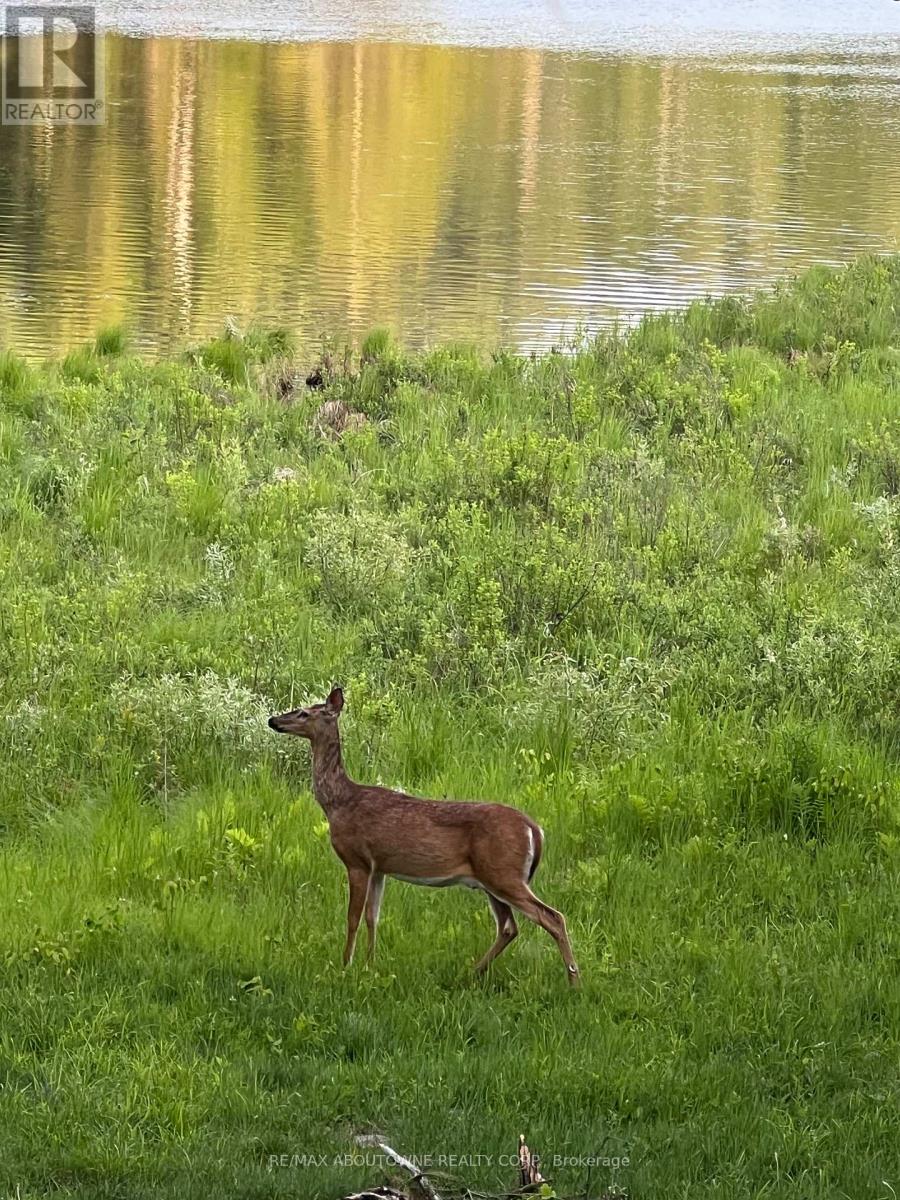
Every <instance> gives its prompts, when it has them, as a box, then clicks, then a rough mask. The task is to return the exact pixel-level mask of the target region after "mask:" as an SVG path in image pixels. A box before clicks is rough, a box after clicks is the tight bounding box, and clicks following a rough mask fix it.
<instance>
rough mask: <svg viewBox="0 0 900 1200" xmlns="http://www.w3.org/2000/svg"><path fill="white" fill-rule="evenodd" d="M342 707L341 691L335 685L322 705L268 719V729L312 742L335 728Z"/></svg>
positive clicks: (311, 705)
mask: <svg viewBox="0 0 900 1200" xmlns="http://www.w3.org/2000/svg"><path fill="white" fill-rule="evenodd" d="M343 707H344V693H343V690H342V689H341V688H339V687H338V686H337V685H335V686H334V687H333V688H332V689H331V692H330V694H329V696H328V699H327V700H326V701H325V703H324V704H308V705H307V706H306V708H293V709H291V711H290V712H286V713H280V714H279V715H278V716H277V717H269V728H270V729H274V730H275V732H276V733H292V734H293V735H294V736H295V737H303V738H309V740H310V741H311V742H314V741H315V740H316V738H318V737H320V736H321V735H322V734H323V733H327V732H328V731H329V730H333V729H336V728H337V719H338V717H339V715H340V712H341V709H342V708H343Z"/></svg>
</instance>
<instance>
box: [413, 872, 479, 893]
mask: <svg viewBox="0 0 900 1200" xmlns="http://www.w3.org/2000/svg"><path fill="white" fill-rule="evenodd" d="M393 878H394V879H402V880H403V882H404V883H415V884H418V886H419V887H457V886H458V887H468V888H478V889H479V890H480V889H481V884H480V883H479V882H478V880H477V879H473V878H472V876H471V875H438V876H435V877H434V878H429V877H428V876H427V875H394V876H393Z"/></svg>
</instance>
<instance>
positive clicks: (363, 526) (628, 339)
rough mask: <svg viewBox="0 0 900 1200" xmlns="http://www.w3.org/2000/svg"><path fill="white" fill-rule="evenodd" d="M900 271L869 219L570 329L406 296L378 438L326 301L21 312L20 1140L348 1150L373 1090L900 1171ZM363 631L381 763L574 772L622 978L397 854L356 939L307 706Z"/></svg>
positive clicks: (706, 1175)
mask: <svg viewBox="0 0 900 1200" xmlns="http://www.w3.org/2000/svg"><path fill="white" fill-rule="evenodd" d="M898 314H900V261H898V260H893V259H866V260H862V261H861V262H859V263H857V264H855V265H854V266H852V267H850V268H848V269H847V270H845V271H841V272H831V271H824V270H817V271H814V272H812V273H811V274H809V275H808V276H805V277H803V278H802V279H800V280H798V281H797V282H796V283H794V284H793V285H791V286H790V287H785V288H782V289H779V290H778V291H777V292H775V293H773V294H765V295H761V296H759V297H756V298H753V299H751V300H749V301H742V300H737V299H728V300H723V301H718V302H705V303H702V304H696V305H694V306H693V307H692V308H690V309H689V310H688V311H687V312H686V313H683V314H679V315H663V316H659V317H651V318H648V319H647V320H645V321H644V322H643V323H642V324H641V325H640V326H639V327H638V328H637V329H636V330H634V331H632V332H631V333H630V334H629V335H627V336H623V337H618V336H616V337H612V336H604V337H601V338H599V339H598V340H596V341H595V342H593V343H590V344H585V345H584V346H583V347H582V348H581V349H579V350H578V352H577V353H574V354H572V355H562V354H548V355H545V356H543V357H539V358H536V359H524V358H518V357H515V356H513V355H510V354H506V353H503V352H498V353H496V354H495V355H494V356H492V358H491V359H490V360H489V361H486V360H482V359H481V358H479V357H478V356H477V355H476V354H474V353H472V352H469V351H466V350H464V349H461V348H459V347H448V348H446V349H437V350H435V351H433V352H431V353H429V354H425V355H406V354H404V353H403V352H402V351H401V350H400V349H398V348H397V347H396V346H394V345H393V344H392V343H391V342H390V340H389V339H388V338H387V337H386V336H385V335H383V334H381V333H379V334H377V335H374V336H373V337H372V338H371V339H369V341H368V342H367V344H366V346H365V347H364V351H363V353H361V355H360V356H359V357H358V358H355V357H354V356H352V355H344V356H343V358H342V359H341V358H340V356H333V357H332V356H330V357H329V369H328V370H327V371H326V373H325V374H326V378H327V391H326V392H325V394H324V398H326V399H327V398H336V399H337V398H340V399H342V400H344V402H345V403H347V404H348V405H349V406H350V407H351V408H354V409H357V410H360V411H363V412H364V413H365V414H366V415H367V417H368V418H369V420H368V422H367V423H366V424H365V425H363V426H362V427H361V428H358V429H354V430H352V431H350V432H348V433H346V434H345V435H344V437H343V438H342V439H340V440H338V441H331V440H328V439H326V438H323V437H321V436H320V435H319V434H318V433H317V432H316V423H315V421H314V420H313V417H314V413H315V409H316V407H317V405H318V404H319V403H321V401H322V399H323V394H322V393H321V392H319V393H316V394H315V395H312V394H310V395H309V396H307V395H306V394H305V393H304V394H299V395H298V394H297V393H296V392H295V391H293V390H291V388H292V387H293V385H291V388H289V387H287V386H285V385H284V382H283V381H284V380H290V379H293V378H294V376H295V375H296V376H297V377H298V378H299V377H302V374H303V373H302V372H299V371H298V370H297V371H295V370H294V368H293V367H292V366H291V364H290V356H291V354H292V353H293V348H292V346H291V344H290V341H289V339H287V338H286V336H285V335H283V334H281V333H278V332H275V333H273V334H265V333H260V332H258V331H251V332H250V333H248V334H247V335H241V334H239V333H238V332H237V331H234V330H232V331H231V332H229V333H228V334H227V335H226V336H224V337H223V338H220V339H216V340H215V341H214V342H212V343H210V344H208V345H207V346H205V347H201V348H200V350H199V351H198V352H195V353H191V354H190V355H187V356H185V357H184V358H183V359H172V360H171V361H167V362H164V363H161V364H155V365H152V364H148V363H145V362H142V361H141V360H139V359H138V358H135V357H131V356H130V355H129V354H128V349H127V345H126V343H125V341H124V339H123V338H121V336H120V334H119V333H118V332H116V331H112V332H107V333H106V334H104V335H101V337H100V338H98V341H97V344H96V345H95V346H93V347H90V348H87V349H84V350H81V351H77V352H75V354H73V355H70V356H69V357H68V358H67V359H65V360H64V361H63V362H62V363H61V364H59V365H55V364H48V365H46V366H45V367H43V368H40V369H31V368H27V367H26V366H25V365H24V363H22V362H21V360H19V359H17V358H16V357H15V356H14V355H12V354H10V353H8V352H7V353H5V354H4V355H3V356H2V357H0V463H2V471H0V562H2V565H3V571H2V575H0V754H2V763H3V777H2V783H0V827H2V831H3V841H2V846H0V904H2V906H3V912H4V921H3V923H2V933H0V941H2V946H0V952H2V953H3V955H4V956H5V984H6V986H5V987H4V989H3V993H2V998H0V1127H2V1130H3V1134H4V1137H3V1155H2V1156H0V1182H2V1184H3V1186H4V1188H5V1189H6V1190H8V1191H9V1192H10V1194H19V1195H22V1196H32V1195H33V1196H38V1195H48V1194H53V1195H73V1196H74V1195H78V1196H98V1197H100V1196H103V1197H113V1196H115V1197H119V1196H122V1197H124V1196H128V1197H136V1196H147V1197H149V1196H160V1195H165V1196H173V1197H174V1196H179V1197H182V1196H187V1195H197V1196H201V1195H202V1196H204V1197H209V1196H222V1197H234V1196H238V1195H240V1196H248V1197H249V1196H254V1197H255V1196H260V1197H261V1196H280V1195H284V1196H288V1195H291V1196H296V1195H304V1196H314V1197H332V1196H339V1195H343V1194H345V1193H346V1192H349V1191H351V1190H353V1189H354V1188H358V1187H359V1186H361V1185H362V1184H364V1183H367V1182H377V1181H378V1179H377V1176H378V1175H379V1172H378V1171H377V1170H376V1169H374V1168H371V1167H365V1166H342V1165H339V1163H340V1156H341V1155H343V1154H345V1153H347V1152H348V1151H349V1150H351V1149H352V1147H353V1137H354V1135H355V1134H357V1133H359V1132H361V1131H366V1130H372V1129H377V1130H379V1131H381V1132H383V1133H384V1134H385V1135H386V1136H387V1140H388V1141H390V1142H391V1143H392V1144H394V1145H396V1146H398V1147H400V1148H402V1149H404V1150H405V1151H406V1152H408V1153H413V1154H418V1155H420V1156H425V1155H434V1156H439V1155H456V1156H464V1157H468V1158H469V1159H471V1162H470V1163H467V1164H465V1165H463V1166H457V1167H456V1168H454V1169H455V1172H456V1173H457V1174H458V1175H461V1176H462V1177H464V1179H465V1182H466V1183H468V1184H469V1185H471V1186H473V1187H479V1188H481V1189H482V1190H486V1189H497V1188H499V1187H502V1186H505V1185H508V1184H509V1183H510V1182H511V1179H512V1175H513V1172H512V1170H511V1168H510V1167H508V1166H505V1165H503V1164H502V1163H501V1161H500V1156H502V1155H509V1154H510V1153H511V1152H512V1150H513V1149H514V1147H515V1140H516V1136H517V1134H518V1133H519V1131H520V1130H523V1129H524V1130H525V1131H527V1134H528V1137H529V1140H530V1142H531V1143H532V1144H534V1145H535V1146H536V1147H537V1148H538V1149H539V1150H541V1151H543V1153H544V1155H545V1174H547V1175H550V1176H552V1178H553V1181H554V1186H555V1188H556V1190H557V1191H558V1192H559V1194H561V1195H576V1194H577V1195H585V1194H587V1195H599V1194H600V1193H601V1192H603V1191H604V1190H611V1189H613V1190H614V1189H619V1190H621V1191H624V1192H626V1193H627V1194H629V1195H632V1196H634V1197H653V1198H656V1197H662V1196H665V1197H688V1196H690V1197H692V1198H696V1197H700V1196H704V1197H706V1196H708V1197H716V1198H720V1197H724V1198H729V1197H734V1198H735V1200H737V1198H738V1197H740V1198H742V1200H743V1198H744V1197H747V1196H765V1195H771V1196H780V1195H783V1194H787V1193H788V1192H790V1193H791V1194H794V1195H797V1196H801V1197H804V1196H806V1197H834V1196H841V1195H844V1196H852V1197H854V1200H857V1198H859V1197H882V1196H889V1195H892V1194H893V1192H894V1191H896V1190H897V1189H898V1187H900V1177H898V1155H897V1143H896V1129H897V1127H898V1119H900V1112H898V1092H897V1086H896V1064H897V1055H898V1051H900V1035H898V1029H900V1024H898V1019H900V984H898V974H897V971H896V961H897V954H898V949H900V935H898V928H900V922H898V917H900V911H898V909H900V904H898V896H900V888H898V882H900V881H898V861H900V860H898V852H900V827H898V790H900V776H898V769H897V760H898V731H900V729H898V716H897V705H896V697H897V694H898V684H900V668H898V663H900V657H898V640H897V629H898V627H900V624H898V618H900V588H898V582H900V499H898V496H900V408H898V396H900V349H898V345H900V316H898ZM335 358H338V359H339V361H341V363H342V365H340V366H338V367H335V366H334V361H335ZM272 363H277V364H278V371H277V372H276V371H273V370H272V369H271V364H272ZM273 381H281V382H279V383H278V386H276V385H275V383H274V382H273ZM335 680H340V681H341V682H342V683H343V684H344V686H345V689H346V693H347V701H348V707H347V710H346V713H345V717H344V718H343V724H344V734H345V742H346V756H347V759H348V765H349V768H350V770H351V771H352V772H353V773H354V774H355V775H356V776H357V777H358V778H362V779H366V780H371V781H376V780H380V781H382V782H384V783H387V784H390V785H396V786H402V787H405V788H408V789H412V790H415V791H418V792H421V793H423V794H428V795H433V796H445V795H446V796H454V797H462V798H466V797H470V798H485V799H493V800H500V801H506V802H510V803H515V804H519V805H521V806H522V807H524V808H526V809H527V810H528V811H529V812H530V813H532V814H533V815H534V816H535V817H536V818H538V819H539V820H540V821H541V823H542V824H543V825H544V827H545V829H546V831H547V835H548V847H547V856H546V861H545V863H544V864H543V865H542V868H541V872H540V874H539V875H538V877H537V886H538V890H539V891H540V892H541V894H542V895H544V896H545V897H546V898H547V900H548V901H549V902H551V903H553V904H554V905H556V906H558V907H560V908H561V909H562V910H563V911H564V912H565V913H566V915H567V918H568V921H569V926H570V932H571V934H572V939H573V943H574V945H575V949H576V954H577V957H578V958H579V962H580V966H581V968H582V972H583V975H584V980H585V984H584V987H583V989H582V991H581V992H580V993H579V994H570V993H569V991H568V989H567V988H566V985H565V979H564V973H563V971H562V969H561V968H560V965H559V961H558V956H557V954H556V950H555V947H554V946H553V944H552V943H551V942H550V940H549V939H548V938H546V936H545V935H543V934H542V933H541V932H540V931H538V930H533V929H525V930H523V933H522V936H521V937H520V939H519V940H518V942H517V943H516V944H515V946H514V947H513V948H512V949H511V950H510V951H509V952H507V954H505V955H504V956H503V958H501V959H500V960H499V962H498V963H497V964H496V965H495V967H494V968H493V970H492V973H491V975H490V977H489V978H488V979H487V980H485V981H483V982H476V981H475V980H474V979H473V977H472V975H471V972H470V964H471V963H472V962H473V961H474V960H475V958H476V957H477V956H479V955H480V954H481V953H482V952H483V951H484V949H486V947H487V945H488V944H489V943H490V940H491V938H492V926H491V922H490V918H489V912H488V908H487V905H485V904H484V903H483V902H479V900H478V898H477V896H474V895H472V894H470V893H459V894H457V893H453V892H438V893H431V892H429V891H426V890H424V889H412V888H409V887H405V886H403V885H401V884H391V885H389V887H388V889H387V895H386V899H385V904H384V916H383V919H382V937H381V942H380V947H379V959H378V961H377V962H376V964H375V966H374V967H373V968H372V969H370V970H365V969H364V968H363V967H362V964H361V963H360V964H357V965H356V966H355V967H354V968H352V969H351V970H350V971H348V972H342V971H341V970H340V968H339V966H338V963H339V947H340V942H341V937H342V926H343V909H344V904H345V900H344V894H343V887H344V883H343V875H342V871H341V869H340V867H339V864H338V863H337V861H336V859H335V858H334V856H333V853H332V851H331V848H330V845H329V842H328V836H327V829H326V826H325V824H324V821H323V817H322V814H321V813H320V811H319V810H318V809H317V808H316V806H315V804H314V802H313V800H312V797H311V795H310V791H309V781H308V760H307V756H306V750H305V748H304V747H302V746H301V745H300V744H299V743H293V742H291V741H289V740H288V739H278V738H276V737H274V735H271V734H270V732H269V731H268V729H267V728H266V724H265V717H266V715H267V714H268V713H269V712H270V711H273V710H274V709H276V708H281V707H284V706H286V705H288V704H290V703H293V702H299V701H300V700H302V699H307V698H320V697H321V696H322V695H323V694H324V690H325V689H326V688H327V687H328V686H329V685H330V684H331V683H332V682H333V681H335ZM554 1155H558V1156H561V1157H563V1158H566V1159H568V1160H569V1161H568V1162H564V1163H561V1164H558V1165H557V1166H556V1167H554V1165H553V1156H554ZM272 1156H286V1158H284V1159H281V1158H277V1159H274V1160H273V1159H272ZM479 1156H480V1157H479ZM322 1157H324V1162H322V1163H319V1161H318V1160H319V1159H320V1158H322ZM591 1157H593V1158H595V1159H599V1160H600V1164H599V1165H594V1166H589V1165H587V1161H586V1160H587V1159H589V1158H591ZM626 1160H627V1162H626ZM273 1161H274V1162H275V1163H279V1164H280V1163H281V1162H282V1161H284V1162H287V1164H288V1165H286V1166H282V1165H270V1164H271V1163H272V1162H273ZM291 1164H293V1165H291ZM615 1164H618V1165H615ZM447 1169H449V1168H447ZM433 1173H434V1174H435V1175H437V1176H440V1169H438V1170H436V1171H434V1172H433ZM373 1176H375V1177H376V1178H373Z"/></svg>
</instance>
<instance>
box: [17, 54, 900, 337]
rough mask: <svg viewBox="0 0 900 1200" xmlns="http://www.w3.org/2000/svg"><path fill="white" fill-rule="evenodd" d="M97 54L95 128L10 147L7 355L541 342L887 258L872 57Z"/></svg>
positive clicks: (891, 136) (888, 223)
mask: <svg viewBox="0 0 900 1200" xmlns="http://www.w3.org/2000/svg"><path fill="white" fill-rule="evenodd" d="M105 41H106V55H107V67H106V77H107V92H108V103H109V115H108V124H107V125H106V126H105V127H101V128H55V129H54V128H43V127H41V128H22V127H18V128H2V129H0V345H8V344H12V345H15V346H16V347H18V348H20V349H22V350H24V351H26V352H28V353H32V354H44V353H48V352H52V351H56V350H59V349H62V348H66V347H69V346H71V345H73V344H76V343H78V342H80V341H83V340H84V339H85V338H87V337H88V336H90V335H92V334H93V333H94V332H95V331H96V330H97V328H98V327H100V326H101V325H102V324H104V323H107V322H109V321H118V320H125V321H127V322H128V323H129V324H130V325H131V326H132V328H133V329H134V331H135V333H136V335H137V338H138V340H139V342H140V343H141V344H143V345H145V346H147V347H150V348H157V347H160V348H161V347H164V346H166V345H168V344H170V343H172V342H173V341H174V342H184V341H186V340H189V339H191V338H197V337H200V336H205V335H206V334H208V333H210V332H212V331H215V330H217V329H219V328H220V327H221V325H222V322H223V320H224V318H225V317H226V316H227V315H233V316H234V317H236V318H237V319H238V321H239V322H246V321H248V320H250V319H263V320H268V321H274V322H277V323H279V324H284V325H287V326H290V327H292V328H294V329H295V330H296V331H298V333H300V334H301V336H303V337H305V338H314V339H317V338H318V337H319V336H320V335H321V334H323V333H326V332H327V333H337V334H345V333H349V334H352V335H358V334H360V333H362V332H365V331H367V330H368V329H370V328H372V327H373V326H375V325H382V324H387V325H390V326H391V327H393V328H394V329H395V330H396V331H397V332H398V333H399V334H400V336H401V337H402V338H403V340H404V341H406V342H407V343H409V344H419V343H422V342H433V341H437V340H442V339H447V338H461V339H465V340H469V341H476V342H479V343H482V344H485V345H492V344H496V343H498V342H503V343H506V344H511V345H515V346H519V347H531V346H539V345H546V344H549V343H551V342H553V341H554V340H556V339H557V338H558V337H559V336H560V331H561V330H567V331H568V332H572V331H573V330H574V329H575V326H576V324H577V323H580V324H586V325H589V326H594V325H597V324H598V323H600V322H602V321H604V320H609V319H610V318H611V317H613V316H615V315H617V314H618V315H621V316H626V317H627V316H630V315H633V314H634V313H636V312H639V311H642V310H645V309H647V308H659V307H664V306H669V305H675V304H683V303H685V302H686V301H687V300H689V299H690V298H692V297H694V296H697V295H703V294H705V293H707V292H719V291H723V290H726V289H732V288H747V287H750V286H752V285H754V284H756V283H760V282H766V281H768V280H770V279H772V278H774V277H777V276H779V275H781V274H784V273H787V272H791V271H793V270H795V269H799V268H800V267H802V266H803V265H805V264H807V263H809V262H812V261H821V260H827V261H841V260H844V259H847V258H849V257H852V256H853V255H854V254H856V253H858V252H860V251H861V250H864V249H870V248H874V249H895V248H898V246H900V105H898V99H900V83H898V82H897V80H898V64H897V62H896V61H895V60H892V59H891V58H890V57H888V56H876V55H871V56H868V57H865V56H862V55H857V56H848V57H847V58H846V59H844V60H841V59H839V58H835V56H834V55H831V56H829V57H826V58H822V59H820V60H817V59H816V58H815V57H812V56H809V55H807V56H804V57H802V58H798V59H793V60H786V59H785V60H781V61H778V60H775V59H772V58H769V59H765V58H759V57H757V58H755V59H753V60H752V61H751V60H747V61H743V62H737V61H731V62H725V63H718V64H717V63H714V62H710V61H708V60H696V61H690V60H684V61H666V60H664V59H644V60H641V59H628V58H624V57H606V58H601V57H590V56H572V55H561V54H556V53H548V52H544V51H540V50H483V49H482V50H472V49H459V48H448V47H438V46H411V45H402V44H378V43H364V42H356V43H353V42H344V43H332V44H305V45H303V44H301V45H296V44H294V45H290V44H261V43H249V42H246V43H244V42H203V41H187V40H178V39H148V40H138V39H132V38H123V37H114V36H109V37H107V38H106V40H105Z"/></svg>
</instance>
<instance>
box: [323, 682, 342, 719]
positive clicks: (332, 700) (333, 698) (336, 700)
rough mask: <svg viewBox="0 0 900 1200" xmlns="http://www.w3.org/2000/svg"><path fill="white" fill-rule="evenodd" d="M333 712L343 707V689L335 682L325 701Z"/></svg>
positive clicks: (337, 711)
mask: <svg viewBox="0 0 900 1200" xmlns="http://www.w3.org/2000/svg"><path fill="white" fill-rule="evenodd" d="M325 703H326V704H327V705H328V707H329V708H330V709H331V711H332V712H333V713H339V712H340V711H341V709H342V708H343V707H344V689H343V688H342V687H339V686H338V684H335V685H334V687H333V688H332V689H331V691H330V692H329V694H328V699H327V700H326V701H325Z"/></svg>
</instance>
